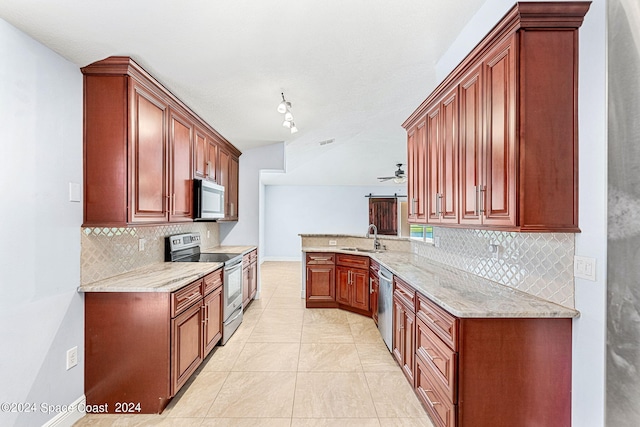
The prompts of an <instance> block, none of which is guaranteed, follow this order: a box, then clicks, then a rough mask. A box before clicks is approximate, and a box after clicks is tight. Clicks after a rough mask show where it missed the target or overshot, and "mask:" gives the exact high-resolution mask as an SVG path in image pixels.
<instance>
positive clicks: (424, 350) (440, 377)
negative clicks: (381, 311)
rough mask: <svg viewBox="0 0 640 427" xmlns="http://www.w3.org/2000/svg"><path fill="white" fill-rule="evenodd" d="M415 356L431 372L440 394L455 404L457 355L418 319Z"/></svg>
mask: <svg viewBox="0 0 640 427" xmlns="http://www.w3.org/2000/svg"><path fill="white" fill-rule="evenodd" d="M416 354H417V356H418V357H419V358H422V361H423V362H424V363H423V364H424V368H425V369H430V370H431V373H432V374H433V375H432V377H433V378H434V379H435V380H436V384H435V385H436V386H438V387H439V388H440V392H442V393H443V394H444V395H445V396H447V397H448V399H449V400H450V401H451V402H453V403H457V393H456V391H457V389H456V384H457V379H456V377H457V368H458V354H457V353H456V352H455V351H453V350H451V349H450V348H449V347H448V346H447V345H446V344H445V343H444V342H443V341H442V340H441V339H440V338H438V336H437V335H436V334H435V333H433V331H432V330H431V329H430V328H429V327H428V326H427V325H425V323H424V322H423V321H422V320H420V319H417V320H416Z"/></svg>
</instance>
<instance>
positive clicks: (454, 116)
mask: <svg viewBox="0 0 640 427" xmlns="http://www.w3.org/2000/svg"><path fill="white" fill-rule="evenodd" d="M441 111H442V113H441V115H442V125H441V128H440V138H441V140H440V144H439V149H440V152H439V156H440V184H439V187H440V215H441V218H440V222H442V223H452V224H456V223H457V222H458V87H457V86H456V87H455V88H454V89H452V90H451V91H450V92H449V93H448V94H447V95H446V96H445V98H444V100H443V101H442V110H441Z"/></svg>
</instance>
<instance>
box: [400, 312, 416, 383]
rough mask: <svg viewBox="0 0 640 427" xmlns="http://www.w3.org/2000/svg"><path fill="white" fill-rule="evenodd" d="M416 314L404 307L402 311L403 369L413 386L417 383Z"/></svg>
mask: <svg viewBox="0 0 640 427" xmlns="http://www.w3.org/2000/svg"><path fill="white" fill-rule="evenodd" d="M415 328H416V315H415V314H414V313H413V312H412V311H411V310H408V309H407V307H404V310H403V312H402V335H403V340H402V347H403V348H402V371H403V372H404V374H405V376H406V377H407V379H408V380H409V383H410V384H411V386H412V387H413V386H414V385H415V382H414V380H415V378H414V374H413V372H414V369H415V368H414V359H415V352H416V332H415Z"/></svg>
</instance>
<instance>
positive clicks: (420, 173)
mask: <svg viewBox="0 0 640 427" xmlns="http://www.w3.org/2000/svg"><path fill="white" fill-rule="evenodd" d="M407 153H408V165H407V178H408V179H407V191H408V197H409V202H408V203H409V213H408V217H409V218H408V219H409V222H411V223H424V222H426V199H425V197H426V192H425V185H426V170H427V169H426V167H427V164H426V161H427V156H426V126H425V121H424V120H422V121H419V122H418V123H417V124H416V125H415V126H414V127H413V128H412V129H411V130H409V132H408V137H407Z"/></svg>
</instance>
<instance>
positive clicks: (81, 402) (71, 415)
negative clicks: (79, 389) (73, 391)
mask: <svg viewBox="0 0 640 427" xmlns="http://www.w3.org/2000/svg"><path fill="white" fill-rule="evenodd" d="M86 405H87V399H86V397H85V396H84V394H83V395H82V396H80V397H79V398H78V399H76V401H75V402H73V403H72V404H70V405H69V406H68V407H69V408H72V409H69V410H68V411H65V412H59V413H58V415H56V416H55V417H53V418H51V419H50V420H49V421H47V423H45V424H43V425H42V427H71V426H72V425H73V424H74V423H75V422H76V421H78V420H79V419H80V418H82V417H84V416H85V414H86V412H85V410H84V409H85V407H86ZM80 409H82V411H80Z"/></svg>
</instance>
